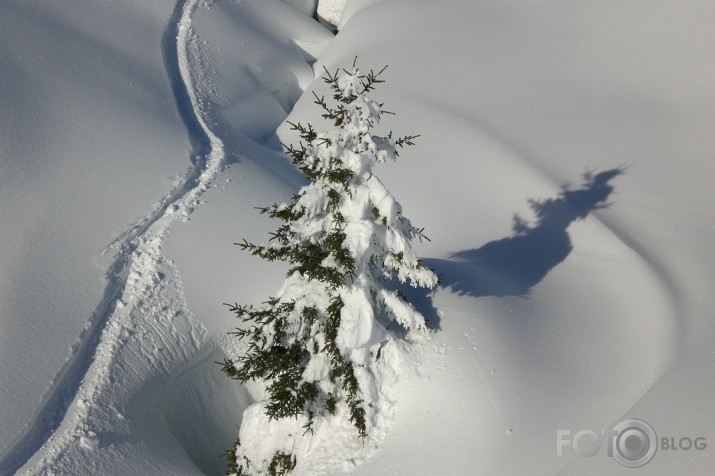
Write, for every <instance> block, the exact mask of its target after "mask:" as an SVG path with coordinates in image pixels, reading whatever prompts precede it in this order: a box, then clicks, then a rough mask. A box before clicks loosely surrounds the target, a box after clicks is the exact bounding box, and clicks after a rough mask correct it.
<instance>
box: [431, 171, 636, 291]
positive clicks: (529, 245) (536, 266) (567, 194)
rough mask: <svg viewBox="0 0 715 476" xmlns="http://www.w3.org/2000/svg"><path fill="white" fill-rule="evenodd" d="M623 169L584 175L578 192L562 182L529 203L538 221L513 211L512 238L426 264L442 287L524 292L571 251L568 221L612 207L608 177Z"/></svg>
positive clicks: (618, 173)
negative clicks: (547, 195) (559, 189)
mask: <svg viewBox="0 0 715 476" xmlns="http://www.w3.org/2000/svg"><path fill="white" fill-rule="evenodd" d="M623 172H624V169H623V168H616V169H612V170H607V171H605V172H600V173H598V174H591V173H588V174H584V184H583V185H582V187H581V188H580V189H578V190H572V189H570V188H569V187H568V186H564V187H563V190H562V192H561V193H560V194H559V195H558V196H557V197H555V198H549V199H546V200H530V201H529V205H530V207H531V208H532V210H533V211H534V215H535V216H536V223H535V224H533V225H532V224H529V223H528V222H527V221H525V220H524V219H522V218H521V217H519V216H518V215H515V216H514V226H513V230H514V233H513V235H512V236H509V237H506V238H502V239H500V240H495V241H491V242H489V243H487V244H485V245H484V246H481V247H480V248H474V249H470V250H463V251H459V252H457V253H453V254H452V255H451V256H450V259H425V260H423V262H424V264H425V265H426V266H428V267H430V268H433V269H434V270H435V271H436V272H437V274H438V275H440V277H441V280H442V283H441V286H443V287H445V288H448V289H450V290H451V291H453V292H455V293H457V294H459V295H467V296H471V297H481V296H526V295H528V293H529V292H530V291H531V289H532V288H533V287H534V286H535V285H536V284H538V283H539V282H541V280H542V279H544V277H545V276H546V275H547V274H548V273H549V272H550V271H551V270H552V269H553V268H554V267H555V266H557V265H558V264H559V263H561V262H563V261H564V260H565V259H566V257H567V256H568V255H569V253H570V252H571V250H572V249H573V245H572V244H571V239H570V237H569V234H568V231H567V228H568V227H569V225H570V224H571V223H573V222H574V221H577V220H582V219H584V218H586V216H588V214H589V213H590V212H591V211H593V210H598V209H601V208H606V207H608V206H609V205H610V204H609V203H608V197H609V196H610V195H611V193H612V192H613V186H611V185H610V184H609V181H610V180H612V179H613V178H615V177H617V176H619V175H621V174H622V173H623Z"/></svg>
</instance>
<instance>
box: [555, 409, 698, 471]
mask: <svg viewBox="0 0 715 476" xmlns="http://www.w3.org/2000/svg"><path fill="white" fill-rule="evenodd" d="M604 446H605V453H606V454H607V455H608V456H609V457H611V458H613V459H614V460H616V461H617V462H618V463H620V464H621V465H623V466H626V467H628V468H638V467H640V466H644V465H646V464H648V463H649V462H650V461H651V460H652V459H653V457H654V456H655V453H656V452H657V451H658V449H660V450H670V451H674V450H686V451H687V450H691V449H695V450H704V449H705V448H707V441H706V439H705V437H702V436H699V437H695V438H691V437H686V436H685V437H681V438H675V437H667V436H664V437H662V438H661V439H660V440H658V436H657V435H656V433H655V430H654V429H653V427H652V426H650V425H649V424H648V423H646V422H645V421H643V420H635V419H632V420H624V421H622V422H619V423H618V424H617V425H616V426H614V427H613V429H611V430H601V431H600V432H596V431H593V430H581V431H578V432H576V433H574V432H572V431H571V430H556V456H563V454H564V449H566V448H571V449H572V450H573V451H574V452H575V453H576V454H578V455H580V456H585V457H591V456H595V455H597V454H598V453H599V452H600V451H601V450H602V448H603V447H604Z"/></svg>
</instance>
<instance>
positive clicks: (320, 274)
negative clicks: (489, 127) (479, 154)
mask: <svg viewBox="0 0 715 476" xmlns="http://www.w3.org/2000/svg"><path fill="white" fill-rule="evenodd" d="M384 69H385V68H383V69H382V70H381V71H380V72H378V73H373V72H372V71H370V73H367V74H362V73H361V72H360V71H359V70H358V69H357V68H356V67H355V64H353V68H352V69H351V70H350V71H348V70H343V71H342V73H340V72H339V71H336V72H335V73H334V74H330V73H329V72H328V71H327V70H326V71H325V72H326V76H324V78H323V79H324V80H325V81H326V82H327V83H328V84H329V85H330V88H331V89H332V92H333V100H334V101H326V100H325V98H324V97H318V95H316V94H315V93H314V95H315V98H316V101H315V103H316V104H318V105H319V106H320V107H321V108H322V111H323V117H324V118H326V119H328V120H329V121H331V122H332V124H333V125H332V127H331V128H330V129H328V130H326V131H324V132H316V131H315V130H314V128H313V126H312V125H311V124H307V125H303V124H300V123H297V124H293V123H289V124H290V125H291V128H292V130H294V131H297V133H298V134H299V135H300V138H301V141H300V145H298V146H293V145H291V146H285V147H286V150H287V154H288V155H289V156H290V157H291V159H292V161H293V163H294V164H295V165H296V166H297V167H298V168H299V169H300V171H301V172H302V173H303V174H304V175H305V177H306V178H307V179H308V180H309V184H308V185H306V186H304V187H303V188H301V189H300V191H299V192H298V193H297V194H296V195H295V196H294V197H293V199H292V202H291V203H290V204H281V205H277V204H276V205H272V206H268V207H265V208H262V209H260V210H261V213H264V214H267V215H268V216H270V217H271V218H276V219H278V220H280V221H281V222H283V224H282V225H281V226H280V227H279V228H278V229H277V230H276V231H275V232H274V233H272V236H271V239H270V241H269V242H268V243H263V244H253V243H249V242H247V241H246V240H245V239H244V241H243V243H239V245H240V246H241V247H242V248H243V249H245V250H249V251H250V252H251V253H252V254H253V255H256V256H259V257H261V258H263V259H266V260H270V261H272V260H283V261H287V262H289V263H290V265H291V268H290V270H289V271H288V275H287V278H286V280H285V283H284V285H283V287H282V288H281V290H280V291H279V292H278V294H277V296H276V297H271V298H269V299H268V301H266V302H265V303H264V305H262V306H260V307H253V306H243V305H238V304H235V305H231V306H230V307H231V311H232V312H234V313H235V314H236V316H237V317H239V318H240V319H242V320H243V321H244V325H243V327H241V328H239V329H237V330H236V331H235V332H234V333H233V334H235V335H237V336H238V337H239V338H240V339H242V340H244V341H247V343H248V349H247V351H246V352H245V354H243V355H242V356H240V357H239V358H238V359H237V360H236V361H230V360H226V361H225V362H224V366H223V370H224V372H225V373H226V374H228V375H229V376H230V377H232V378H234V379H237V380H239V381H241V382H246V381H249V380H256V379H258V380H263V381H265V383H266V386H267V400H266V401H265V402H262V404H261V409H262V411H264V412H265V414H266V415H267V417H268V421H274V420H280V419H295V420H298V419H300V421H301V422H302V427H303V431H302V432H301V433H300V434H303V435H305V434H306V433H312V432H313V430H314V425H315V424H316V421H320V420H321V419H324V418H329V417H330V415H340V414H344V415H346V418H348V419H349V421H350V423H352V425H353V426H354V427H355V429H356V431H357V436H358V437H360V438H365V437H366V436H367V434H368V432H369V430H370V426H371V421H370V414H369V412H370V411H371V407H372V403H373V402H371V401H370V397H369V395H371V394H374V393H375V392H367V391H366V387H369V386H374V385H375V382H374V381H373V380H374V379H375V378H376V376H375V372H372V371H371V366H372V363H374V362H375V361H376V360H379V359H380V352H381V349H382V348H383V346H384V345H385V343H386V342H387V341H389V340H390V339H392V334H391V333H390V332H387V331H386V328H385V324H387V323H389V322H391V321H395V322H397V323H399V325H400V326H401V327H402V328H403V329H406V330H416V331H424V329H425V322H424V319H423V317H422V315H421V314H420V313H419V312H417V311H416V310H415V309H414V307H413V306H412V305H411V304H409V303H408V302H407V301H406V300H405V299H404V298H403V296H402V295H401V294H400V293H398V292H397V291H394V290H390V289H388V288H386V287H385V282H386V281H387V280H390V279H392V278H394V277H396V278H397V279H398V280H399V281H400V282H403V283H405V282H408V283H410V284H411V285H412V286H415V287H417V286H420V287H427V288H432V287H434V286H435V285H436V283H437V277H436V276H435V274H434V273H433V272H432V271H431V270H429V269H427V268H426V267H424V266H423V265H422V264H421V263H420V261H419V260H418V259H417V256H416V255H415V253H414V251H413V249H412V246H411V241H412V240H413V239H414V238H419V239H421V238H423V237H424V235H423V234H422V230H421V229H418V228H416V227H414V226H413V225H412V224H411V223H410V221H409V220H408V219H407V218H406V217H404V216H403V215H402V209H401V207H400V205H399V203H398V202H397V201H396V200H395V199H394V198H393V196H392V195H391V194H390V192H389V191H388V190H387V189H386V188H385V186H384V185H383V184H382V182H381V181H380V180H379V179H378V178H377V177H376V176H375V175H373V173H372V169H373V167H374V165H375V164H377V163H380V162H385V161H386V160H389V159H392V160H394V159H395V158H396V157H397V155H398V153H397V148H398V147H404V146H406V145H412V140H413V139H414V138H415V137H416V136H404V137H399V138H393V137H392V134H391V133H390V134H389V135H388V136H386V137H381V136H376V135H372V134H371V130H372V129H373V128H374V127H375V126H377V124H378V123H379V121H380V116H381V115H382V114H384V113H385V111H384V110H383V109H382V104H381V103H377V102H375V101H374V100H372V99H370V98H369V97H368V93H370V92H371V91H373V89H374V87H375V85H377V84H378V83H381V82H382V80H381V79H379V76H380V74H381V73H382V72H383V71H384ZM339 73H340V74H339ZM244 415H245V414H244ZM333 418H335V417H334V416H333ZM243 424H244V425H245V424H246V419H245V417H244V423H243ZM243 434H244V428H243V427H242V430H241V438H242V439H243ZM300 434H299V435H297V436H296V435H293V437H300ZM270 441H275V438H274V437H273V438H272V439H271V440H270ZM241 443H243V441H242V442H241ZM266 444H267V445H269V446H270V445H271V444H272V443H270V442H269V440H268V439H266ZM294 446H295V445H294V444H293V445H292V446H291V445H289V444H285V445H283V446H281V445H280V444H278V445H276V446H275V447H274V448H271V451H270V452H269V453H266V451H265V448H264V449H263V450H262V454H263V455H264V457H262V458H263V460H262V461H256V459H260V458H261V457H259V456H255V455H252V454H248V453H250V451H248V450H246V449H245V448H243V446H242V445H241V444H240V443H239V444H237V446H236V448H235V449H232V450H230V451H229V459H230V460H231V465H230V469H229V472H230V473H235V474H264V473H267V474H284V473H286V472H288V471H290V470H292V469H293V468H294V467H295V464H296V457H295V455H294V454H291V453H292V450H291V448H292V447H294ZM254 453H255V452H254ZM266 454H268V455H272V456H268V457H265V455H266Z"/></svg>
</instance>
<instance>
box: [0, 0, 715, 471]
mask: <svg viewBox="0 0 715 476" xmlns="http://www.w3.org/2000/svg"><path fill="white" fill-rule="evenodd" d="M291 4H292V5H291ZM296 7H298V8H296ZM343 7H344V9H343ZM314 8H316V9H318V14H319V15H321V16H322V17H323V18H327V16H330V18H332V20H330V21H331V22H333V23H334V24H336V25H339V26H340V32H339V34H338V35H337V36H335V37H333V35H331V34H330V33H329V32H327V31H326V30H325V28H323V27H322V26H320V25H319V24H318V23H317V22H315V21H314V20H312V19H311V18H310V17H309V16H308V15H307V14H306V12H308V11H311V12H312V10H313V9H314ZM321 8H322V10H321ZM301 9H302V10H301ZM321 11H322V12H323V13H321ZM327 11H329V14H328V13H325V12H327ZM714 20H715V7H713V6H712V5H711V4H710V3H708V2H700V1H687V2H682V1H674V0H672V1H671V0H668V1H664V2H659V3H658V4H657V5H654V4H652V2H631V3H628V4H621V3H619V4H616V3H614V2H596V1H585V2H578V3H574V2H539V3H538V4H537V3H529V2H519V1H516V0H507V1H498V2H497V1H486V2H470V1H466V0H465V1H462V0H459V1H456V0H455V1H454V2H451V3H450V5H449V8H445V7H444V5H442V4H438V3H437V2H430V1H427V0H410V1H406V0H352V1H350V2H347V4H345V2H340V1H337V2H330V1H325V0H324V1H321V2H319V3H317V4H316V2H303V1H290V2H280V1H277V0H275V1H274V0H261V1H260V2H242V1H232V0H217V1H193V0H187V1H180V2H169V1H165V0H161V1H155V2H141V1H138V0H113V1H111V2H97V3H92V4H87V3H86V2H78V1H75V0H68V1H65V2H62V5H61V6H60V5H59V4H55V3H52V2H41V1H37V0H25V1H22V2H20V1H14V0H7V1H5V2H3V3H2V5H1V6H0V90H1V91H2V94H1V95H0V102H1V104H0V126H1V127H0V158H1V159H0V204H1V205H0V227H1V228H0V229H1V230H2V231H1V232H0V233H1V237H2V240H1V241H0V242H1V243H2V244H1V245H0V329H1V331H0V359H1V360H2V362H3V365H2V367H0V381H2V382H3V385H2V386H1V387H0V422H2V424H1V425H0V473H1V474H13V473H15V472H18V473H20V474H53V473H54V474H120V473H121V474H201V473H205V474H222V473H223V469H224V465H225V462H224V461H223V460H222V459H221V458H218V457H217V455H218V454H220V453H221V452H222V451H224V450H226V449H228V448H229V447H230V446H231V445H232V444H233V442H234V441H235V439H236V437H237V436H238V435H239V432H240V434H241V435H242V438H243V435H249V434H251V432H253V434H254V436H253V438H248V439H247V440H246V441H248V440H252V441H261V439H262V438H268V437H269V436H270V435H268V434H267V433H266V431H267V428H269V425H266V426H265V427H263V426H262V427H247V426H241V421H242V419H243V418H246V417H244V416H243V415H242V412H243V410H244V409H247V408H250V409H251V410H250V411H251V412H256V415H254V417H251V416H250V415H248V418H249V419H253V420H255V419H260V418H261V413H260V412H259V409H260V407H256V406H251V405H252V404H253V403H254V402H256V401H259V400H260V399H261V398H263V395H262V389H261V387H260V385H248V386H241V385H238V384H237V383H235V382H231V381H229V380H228V379H227V378H226V377H225V376H224V375H222V374H221V373H220V371H219V369H220V366H217V365H216V364H215V363H214V362H216V361H222V360H223V359H224V358H226V357H232V356H234V355H235V354H236V353H237V352H240V350H241V349H240V348H239V347H237V346H236V344H235V342H234V340H233V339H232V338H230V337H229V336H227V335H226V332H229V331H230V330H232V329H233V328H234V327H235V326H236V325H238V323H237V322H236V321H235V319H234V318H233V317H232V315H231V314H230V313H229V312H228V310H227V309H226V307H225V306H223V304H222V303H224V302H238V303H253V304H260V303H261V302H262V301H264V300H265V299H266V298H267V297H268V296H270V295H273V294H274V293H275V292H276V290H277V289H279V287H280V285H281V283H282V282H283V280H284V279H285V272H286V270H287V267H286V266H285V265H284V264H281V263H266V262H265V261H262V260H260V259H258V258H255V257H252V256H250V255H248V254H247V253H245V252H241V251H240V250H239V249H238V248H237V247H235V246H233V243H234V242H237V241H241V240H242V239H243V238H244V237H245V238H246V239H248V240H249V241H252V242H261V241H265V240H267V237H268V233H269V232H270V231H273V230H274V228H275V226H274V225H275V224H274V223H271V221H270V220H268V219H267V218H266V217H265V216H261V215H259V214H258V213H257V212H256V210H255V209H254V207H256V206H266V205H268V204H271V203H282V202H287V201H288V200H289V199H290V197H291V196H292V195H293V194H294V193H296V191H297V190H299V189H300V187H302V186H303V185H305V181H304V179H303V178H302V177H300V174H299V173H298V172H297V171H296V170H295V169H294V167H293V166H292V165H291V164H290V163H289V161H288V160H286V159H285V158H284V157H283V156H282V154H281V153H280V152H279V150H280V147H279V141H281V140H282V141H283V142H290V141H292V140H294V138H295V135H294V134H293V133H292V132H291V131H290V130H289V127H288V126H287V125H285V124H284V123H283V121H284V120H285V119H286V116H288V119H289V120H291V121H293V122H295V121H301V122H304V123H305V122H314V123H315V124H316V125H317V124H322V122H321V121H322V120H321V118H320V117H319V111H318V110H317V108H316V107H315V106H314V105H313V104H312V100H313V99H314V98H313V96H312V94H304V92H308V93H309V92H310V91H311V90H316V91H317V93H318V94H322V93H325V92H326V85H324V84H323V82H322V81H321V80H320V79H317V76H319V75H320V73H321V71H322V68H323V66H326V67H327V68H328V70H330V71H334V70H335V69H336V68H343V67H344V68H350V65H351V64H352V61H353V58H354V57H355V55H358V59H359V64H360V66H361V67H363V68H367V69H369V68H375V69H379V68H381V67H382V66H383V65H384V64H389V67H388V69H387V70H386V71H385V73H384V79H385V80H386V81H387V82H386V83H385V84H384V85H380V86H379V87H378V88H377V90H376V91H375V92H374V99H375V100H377V101H379V102H383V101H384V103H385V106H384V107H385V108H386V109H387V110H390V111H394V112H395V113H396V116H394V117H393V116H385V117H384V118H383V125H382V126H381V127H382V128H383V129H384V131H385V133H386V132H387V131H389V130H390V129H394V130H395V131H396V132H397V133H411V134H420V137H419V138H418V139H416V145H415V146H414V147H410V148H407V149H405V150H404V151H401V154H400V157H399V158H398V160H397V161H396V162H392V161H389V162H387V163H384V164H379V165H378V166H377V167H376V169H375V183H376V184H377V177H379V182H380V183H382V184H384V186H385V188H386V189H387V190H389V191H390V192H391V193H392V194H393V195H394V197H395V198H396V199H397V200H398V201H399V202H400V204H401V205H402V207H403V208H404V210H405V214H406V215H407V216H409V217H410V219H411V220H413V222H414V223H415V224H416V225H419V226H420V227H422V226H424V227H425V233H426V235H427V236H428V237H429V238H430V239H431V241H425V242H423V243H419V244H417V245H416V251H417V254H418V255H419V256H420V257H422V258H423V259H424V260H425V262H426V264H428V265H429V266H432V267H434V268H435V270H436V271H437V272H438V273H439V274H441V275H442V280H443V282H442V284H441V285H440V287H439V288H438V289H437V290H436V291H435V292H434V293H433V294H431V295H430V294H426V293H424V292H420V290H418V289H413V288H411V287H409V286H408V287H406V288H400V289H401V290H402V292H403V293H405V294H406V295H408V296H409V297H410V298H411V299H412V302H413V304H414V306H415V308H416V310H417V311H419V312H421V313H422V314H423V315H424V316H425V317H426V319H427V321H428V325H429V326H430V327H431V328H433V330H430V331H428V332H427V333H426V334H421V333H419V332H417V333H410V334H409V335H408V336H406V337H407V338H409V341H408V339H397V338H396V339H394V340H389V341H388V342H387V344H385V345H384V346H382V347H381V348H380V349H379V350H380V355H381V356H382V358H381V359H380V360H379V366H378V367H376V370H375V371H376V372H378V378H377V379H376V380H375V382H378V383H379V382H387V384H385V385H384V386H375V387H370V388H371V390H370V391H371V392H374V393H373V395H375V398H376V400H379V401H381V402H383V404H382V405H381V406H380V407H379V408H376V409H375V410H374V412H373V413H372V414H371V420H370V425H371V427H372V429H373V430H374V431H373V432H372V434H371V435H370V438H369V439H368V440H366V442H365V445H364V446H363V444H362V442H360V440H359V439H357V438H355V430H354V428H352V427H351V426H350V424H349V423H348V422H347V419H346V418H345V415H337V416H336V418H335V420H332V421H329V422H326V423H325V425H324V426H323V427H322V428H317V429H316V430H315V433H314V436H307V437H306V438H304V439H297V440H296V441H298V443H297V444H299V445H303V446H301V447H299V448H297V449H296V451H297V452H298V453H299V454H301V455H303V456H304V457H303V458H302V459H301V460H300V461H299V466H298V467H297V468H296V472H295V474H346V473H349V474H355V475H374V474H383V473H384V474H398V475H413V474H522V473H525V472H528V473H530V474H579V475H582V474H586V475H588V474H594V475H595V474H621V473H623V474H626V473H627V472H629V474H630V473H632V472H633V470H631V469H628V468H625V467H621V466H620V465H619V464H618V463H617V462H615V461H614V460H613V459H612V458H609V457H607V456H606V454H605V448H604V449H602V451H601V453H600V454H598V455H597V456H594V457H590V458H588V457H579V456H578V455H576V454H575V453H574V451H573V448H571V447H568V448H566V449H565V451H564V456H562V457H557V456H556V433H557V430H559V429H568V430H571V431H572V432H576V431H579V430H584V429H589V430H594V431H597V432H600V431H601V430H604V429H609V428H611V427H612V426H613V425H614V424H616V423H618V422H619V421H622V420H624V419H626V418H641V419H643V420H646V421H647V422H648V423H650V424H651V425H652V426H653V427H654V428H655V430H656V432H657V434H658V436H668V437H669V436H673V437H676V438H678V437H682V436H687V437H691V438H695V437H696V436H704V437H706V439H707V441H708V443H710V445H709V446H708V448H706V449H705V450H695V449H691V450H689V451H668V450H659V451H658V452H657V453H656V456H655V457H654V459H653V460H652V461H651V462H650V463H648V465H647V466H645V467H644V468H643V470H644V471H647V472H648V474H663V475H666V474H673V473H675V472H676V471H677V472H685V473H688V474H709V473H710V472H711V469H712V467H713V465H715V456H714V455H715V453H714V451H715V450H714V449H713V448H712V446H713V445H712V442H713V441H715V433H714V430H713V425H712V422H713V421H715V412H714V411H713V406H712V394H713V391H714V390H715V389H714V388H713V383H712V382H713V381H715V379H714V377H715V370H713V369H715V366H714V365H713V364H715V362H714V359H715V349H714V348H713V344H712V343H713V341H715V324H714V323H713V319H712V309H713V308H714V307H715V301H714V298H713V295H712V292H711V290H712V289H713V287H715V271H713V270H715V254H714V253H713V247H712V243H713V238H714V237H715V212H714V211H713V210H714V209H713V205H712V203H713V192H712V182H713V178H714V177H715V162H713V160H712V157H713V152H714V151H715V139H714V138H713V134H712V130H713V125H715V112H714V111H715V94H714V93H713V88H712V84H715V61H714V60H713V57H712V54H711V52H712V51H713V50H714V49H715V33H713V30H712V28H711V25H712V23H713V21H714ZM366 32H369V33H366ZM316 59H317V60H318V62H317V63H315V64H314V65H313V64H312V62H313V61H314V60H316ZM585 172H591V177H592V178H593V177H598V175H597V174H599V173H604V172H610V173H609V174H608V175H602V176H601V178H602V181H601V182H595V181H594V180H591V181H589V180H586V181H583V180H582V175H583V174H584V173H585ZM616 172H620V173H618V174H617V173H616ZM371 181H372V179H371ZM566 183H568V184H570V188H568V189H564V188H562V185H564V184H566ZM565 190H567V191H571V192H581V193H580V194H576V195H567V192H566V191H565ZM371 193H372V194H377V193H378V190H377V188H376V189H375V190H374V191H371ZM370 200H371V201H372V202H373V203H375V204H376V206H378V208H379V209H380V213H381V214H382V215H383V216H390V217H391V216H394V215H395V214H396V213H397V210H396V209H395V208H394V207H395V203H394V202H391V201H389V200H388V201H386V202H385V203H380V201H379V200H378V198H377V197H376V196H374V197H371V198H370ZM530 200H532V202H531V203H532V205H533V206H530ZM584 203H585V204H588V206H586V207H585V208H586V211H587V212H588V213H585V214H584V213H582V212H583V208H584ZM600 205H608V206H607V207H603V208H601V207H600ZM579 207H581V208H579ZM515 215H519V216H520V217H521V218H522V219H523V220H522V221H516V222H515V221H514V220H513V218H514V216H515ZM515 223H516V224H517V225H519V224H521V225H520V226H516V227H513V225H514V224H515ZM524 223H527V224H528V225H527V226H523V224H524ZM353 245H354V247H355V250H356V251H357V250H358V249H361V248H362V247H364V243H363V244H361V243H358V242H355V243H354V244H353ZM515 257H518V258H519V259H516V258H515ZM362 298H364V296H362V297H361V296H355V300H356V303H357V302H359V301H360V299H362ZM388 299H389V298H388ZM355 308H356V309H361V308H362V306H361V305H359V304H355ZM346 312H347V311H346ZM405 312H407V311H406V310H405ZM397 318H398V319H402V320H404V322H406V323H409V321H410V319H412V317H411V316H409V315H407V314H405V315H404V316H402V317H400V316H398V317H397ZM356 323H359V325H357V326H356V328H355V329H354V332H353V333H352V334H350V335H347V334H346V335H345V336H343V338H345V339H352V340H354V342H352V344H355V345H358V344H361V343H366V345H367V346H368V347H370V346H371V345H372V343H373V341H374V342H377V341H378V339H374V337H375V336H374V333H376V332H378V330H379V328H378V326H376V325H374V323H372V322H369V320H368V319H367V318H365V319H362V318H361V319H357V320H356ZM373 351H376V349H373ZM363 357H366V356H363ZM310 372H312V373H313V375H314V376H317V375H320V373H321V372H324V368H323V369H321V365H320V362H315V365H314V366H312V367H311V368H310ZM306 378H308V377H306ZM360 378H363V377H360ZM286 425H287V423H286ZM291 425H293V427H292V429H290V428H279V427H275V428H274V427H270V428H273V429H274V430H276V431H278V430H280V431H286V430H289V431H292V432H296V431H299V432H301V433H302V431H303V429H302V425H301V422H300V421H293V422H292V423H291ZM296 425H300V426H296ZM239 427H240V430H239ZM271 431H273V430H271ZM271 437H272V438H273V437H274V438H276V439H277V441H284V440H282V439H281V438H282V437H281V436H280V435H279V434H278V433H276V434H275V435H273V436H271ZM287 449H291V448H287ZM260 450H261V447H258V448H257V449H256V451H260Z"/></svg>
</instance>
